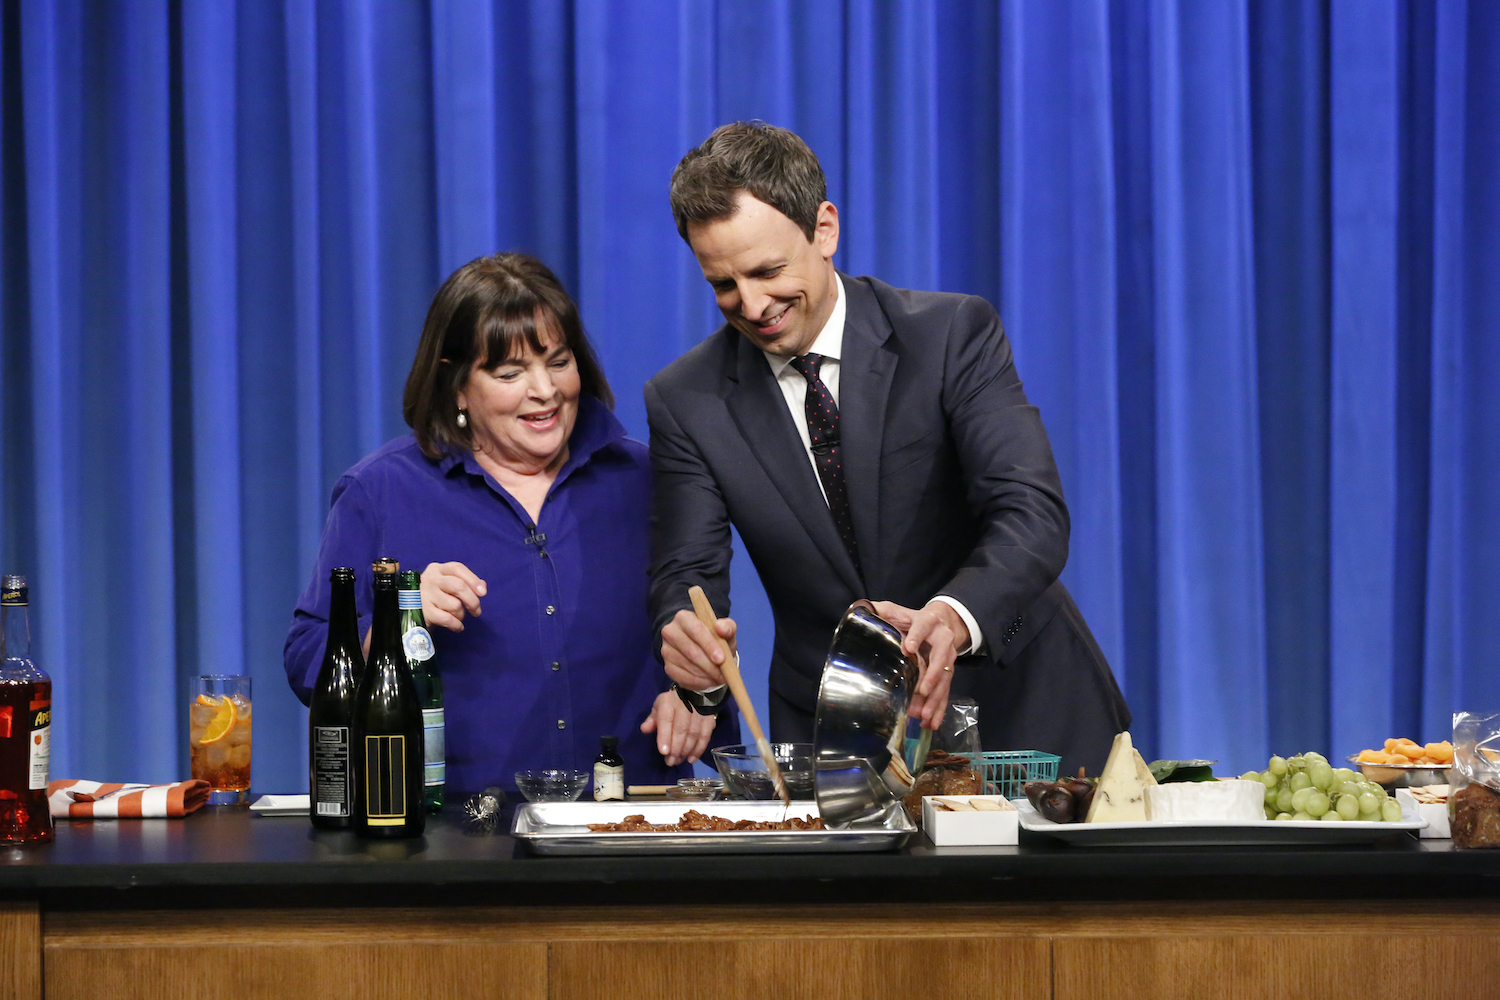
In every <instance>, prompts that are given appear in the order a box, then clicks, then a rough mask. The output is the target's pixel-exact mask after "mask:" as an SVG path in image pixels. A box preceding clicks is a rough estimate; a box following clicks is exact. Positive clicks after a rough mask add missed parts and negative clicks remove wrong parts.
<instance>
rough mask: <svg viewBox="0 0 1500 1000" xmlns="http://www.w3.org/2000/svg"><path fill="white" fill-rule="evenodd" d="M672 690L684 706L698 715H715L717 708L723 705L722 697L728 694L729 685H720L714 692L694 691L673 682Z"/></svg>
mask: <svg viewBox="0 0 1500 1000" xmlns="http://www.w3.org/2000/svg"><path fill="white" fill-rule="evenodd" d="M672 690H673V691H676V692H677V697H679V698H681V699H682V703H683V704H684V705H686V706H687V707H688V708H691V709H692V710H693V711H695V712H697V713H698V714H699V715H717V714H718V711H719V706H720V705H722V704H724V696H725V695H727V694H729V685H728V684H721V685H719V687H718V689H717V690H714V691H694V690H693V689H692V688H685V687H683V686H682V685H681V684H678V683H676V682H675V681H674V682H673V684H672Z"/></svg>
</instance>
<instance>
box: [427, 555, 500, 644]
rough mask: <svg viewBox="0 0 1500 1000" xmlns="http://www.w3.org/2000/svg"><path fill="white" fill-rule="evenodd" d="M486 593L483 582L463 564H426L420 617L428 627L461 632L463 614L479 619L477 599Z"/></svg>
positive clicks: (487, 591)
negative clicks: (434, 626)
mask: <svg viewBox="0 0 1500 1000" xmlns="http://www.w3.org/2000/svg"><path fill="white" fill-rule="evenodd" d="M487 593H489V588H488V587H486V586H485V583H484V581H483V580H481V579H479V577H477V576H475V575H474V574H473V573H472V572H470V570H469V567H467V566H465V565H464V564H463V563H461V562H445V563H428V564H427V568H426V569H424V570H423V571H422V617H423V618H424V619H426V620H427V624H428V626H429V627H431V626H433V625H441V626H442V627H443V628H446V629H452V630H453V631H454V632H462V631H463V630H464V622H463V618H464V612H465V611H467V612H468V613H469V614H471V615H473V616H474V617H476V618H477V617H479V599H480V598H481V597H483V596H484V595H485V594H487Z"/></svg>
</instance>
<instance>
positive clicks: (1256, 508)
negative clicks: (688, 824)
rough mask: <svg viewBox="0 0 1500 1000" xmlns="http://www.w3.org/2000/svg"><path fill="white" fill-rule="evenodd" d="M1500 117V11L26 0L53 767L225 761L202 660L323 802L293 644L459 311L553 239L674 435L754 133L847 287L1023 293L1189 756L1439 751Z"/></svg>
mask: <svg viewBox="0 0 1500 1000" xmlns="http://www.w3.org/2000/svg"><path fill="white" fill-rule="evenodd" d="M1496 107H1500V5H1496V4H1493V3H1485V2H1478V0H1470V2H1465V0H1437V2H1425V0H1424V2H1405V0H1380V2H1375V3H1370V2H1367V0H1330V2H1329V3H1326V4H1319V3H1313V2H1308V3H1285V2H1278V0H1222V2H1217V3H1211V4H1210V3H1196V2H1185V0H1183V2H1173V0H1159V2H1151V3H1147V2H1128V0H1122V2H1118V3H1104V2H1102V0H1067V2H1059V0H1003V2H999V3H980V2H973V3H970V2H963V0H941V2H939V0H925V2H924V0H913V2H907V3H902V4H890V3H880V2H874V0H870V2H865V0H842V2H835V0H813V2H794V0H631V2H625V0H618V2H606V0H571V2H569V0H547V2H541V0H536V2H523V0H429V2H416V0H403V2H397V0H361V2H354V0H349V2H336V0H329V2H325V3H316V4H314V3H306V2H303V0H285V2H280V0H243V2H239V3H231V2H228V0H203V2H180V0H133V2H131V3H128V4H126V3H113V2H104V0H98V2H80V0H0V216H3V234H0V320H3V324H4V325H3V334H0V336H3V341H0V457H3V465H0V566H3V568H4V569H5V570H6V571H8V572H24V573H27V574H28V575H29V576H30V577H31V579H32V584H33V586H32V595H33V616H32V619H33V630H34V635H35V642H34V650H35V653H36V656H37V659H38V660H39V661H40V662H41V663H42V664H43V665H44V666H45V667H46V668H47V669H48V670H49V671H51V673H52V675H53V677H54V681H55V701H56V709H57V710H56V714H55V720H56V725H55V727H54V763H53V773H54V775H57V776H69V777H73V776H78V777H93V778H102V779H130V780H166V779H170V778H175V777H179V776H181V775H182V774H183V773H184V772H185V770H186V763H187V753H186V745H185V744H186V701H187V698H186V692H187V678H189V677H191V676H192V675H195V674H197V673H199V672H238V671H243V672H247V673H249V674H251V675H252V676H253V678H254V680H255V718H256V720H257V725H256V734H257V735H256V740H255V784H256V787H257V788H258V789H259V790H262V791H286V790H297V789H300V788H302V787H303V786H304V782H305V740H304V738H303V734H304V732H305V730H304V725H305V722H304V720H305V715H304V712H303V710H302V709H301V707H300V706H299V705H298V704H297V702H296V700H295V699H294V698H293V697H292V696H291V694H290V692H289V691H288V690H287V688H286V683H285V680H284V678H283V674H282V669H281V646H282V641H283V639H284V637H285V633H286V628H287V625H288V622H289V620H290V613H291V608H292V604H293V602H294V600H295V597H296V594H297V593H298V591H299V590H300V589H301V587H302V585H303V584H304V583H305V582H306V579H305V578H306V574H307V573H308V571H309V567H310V565H311V563H312V559H313V555H314V553H315V551H316V547H317V543H318V537H319V532H320V531H321V527H322V522H323V518H324V516H325V515H326V512H327V503H328V492H329V489H330V488H331V486H332V483H333V481H334V480H335V478H336V477H337V476H338V475H339V474H340V473H341V472H342V471H343V470H344V469H345V468H347V467H348V466H349V465H351V464H353V463H354V462H355V461H356V460H358V459H359V458H360V457H361V456H362V455H364V454H365V453H367V452H369V451H370V450H372V449H374V448H375V447H377V446H378V445H379V444H381V443H382V442H383V441H385V440H387V439H389V438H391V437H393V436H395V435H398V434H401V433H403V432H404V431H405V429H406V428H405V426H404V424H403V423H402V420H401V416H400V395H401V388H402V385H403V383H404V380H405V376H406V370H407V367H408V365H409V363H410V357H411V353H412V349H413V345H414V343H415V341H416V338H417V334H418V332H419V330H420V327H421V322H422V318H423V316H424V315H425V312H426V308H427V304H428V301H429V300H430V297H431V295H432V293H433V291H434V290H435V289H436V287H437V285H438V284H439V283H440V282H441V280H442V279H443V277H444V276H445V275H446V274H448V273H449V272H450V271H451V270H452V269H454V268H456V267H457V266H459V265H461V264H462V263H464V262H465V261H467V260H469V259H471V258H473V257H475V256H478V255H480V254H484V253H489V252H493V251H495V250H501V249H518V250H525V251H528V252H531V253H535V254H537V255H538V256H540V257H542V258H543V259H544V260H546V261H547V262H548V263H549V264H551V265H552V267H553V268H554V269H555V270H556V271H557V273H558V274H559V276H560V277H561V278H562V279H563V281H564V283H565V284H566V285H567V286H568V288H569V289H570V290H572V291H573V292H574V294H575V295H576V296H577V298H578V299H579V302H580V304H581V306H582V309H583V315H584V319H585V322H586V324H587V326H588V328H589V330H590V332H591V334H592V336H593V337H594V339H595V340H596V342H597V345H598V347H599V350H600V354H601V357H602V359H603V362H604V365H605V368H606V371H607V373H608V375H609V377H610V379H611V381H612V383H613V385H614V388H615V390H616V394H617V396H618V397H619V407H618V411H619V414H620V416H621V418H622V419H623V420H624V421H625V423H626V425H627V426H628V427H629V428H630V429H631V430H632V432H633V433H635V434H636V435H637V436H641V437H644V435H645V434H646V426H645V418H644V407H643V404H642V400H641V393H640V389H641V385H642V384H643V383H644V381H645V380H646V379H648V378H650V376H651V375H652V374H654V373H655V372H656V371H657V370H658V369H660V368H661V367H662V366H663V365H665V364H666V363H667V362H669V361H670V360H672V359H673V358H674V357H676V356H677V355H678V354H679V353H681V352H682V351H683V350H685V349H686V348H688V347H690V346H691V345H692V344H694V343H696V342H697V341H698V340H700V339H701V338H702V337H703V336H705V335H706V334H707V333H708V332H709V331H710V330H712V329H713V328H714V327H715V326H716V325H717V322H718V318H717V313H716V311H715V309H714V306H713V302H712V298H711V296H710V295H709V293H708V290H707V288H706V287H705V286H704V285H703V283H702V277H701V275H700V274H699V273H698V270H697V267H696V265H695V263H694V262H693V260H692V257H691V254H690V253H689V252H688V250H687V249H686V247H685V246H684V245H683V244H682V241H681V240H680V239H679V237H678V236H677V233H676V231H675V229H674V227H673V224H672V219H671V216H670V213H669V211H668V208H667V204H666V188H667V181H668V178H669V176H670V173H671V170H672V167H673V166H674V165H675V163H676V162H677V160H678V158H679V157H680V156H681V155H682V154H683V153H684V152H685V151H686V150H687V149H688V148H689V147H690V146H692V145H694V144H696V143H697V142H699V141H701V139H702V138H703V137H704V136H706V135H707V134H708V132H709V131H710V130H711V129H712V128H713V127H714V126H715V125H717V124H719V123H722V122H725V121H732V120H736V119H749V118H762V119H765V120H768V121H771V122H774V123H777V124H781V125H785V126H787V127H790V128H792V129H795V130H796V131H797V132H799V133H800V134H801V135H802V136H803V137H804V138H806V139H807V140H808V142H809V143H810V144H811V145H812V147H813V148H814V150H815V151H817V153H818V154H819V156H820V158H821V160H822V162H823V165H824V169H825V171H826V173H827V175H828V180H829V197H830V198H831V199H832V200H833V201H834V202H835V203H836V204H837V205H838V207H839V210H840V219H841V223H842V229H843V239H842V243H841V248H840V251H839V257H838V260H837V262H838V263H839V265H840V266H841V267H843V268H845V269H846V270H849V271H852V272H855V273H870V274H875V275H877V276H879V277H882V278H884V279H886V280H888V281H891V282H893V283H895V284H898V285H906V286H912V287H932V288H942V289H947V290H953V291H964V292H971V293H975V294H979V295H983V296H985V297H986V298H988V299H990V300H991V301H992V302H994V303H995V304H996V305H997V306H998V308H999V309H1000V312H1001V315H1002V317H1003V318H1004V320H1005V322H1006V325H1007V328H1008V330H1009V332H1010V335H1011V337H1012V339H1013V342H1014V345H1015V350H1016V357H1017V363H1018V366H1019V368H1020V371H1021V373H1022V375H1023V377H1024V378H1025V379H1026V383H1027V389H1028V392H1029V393H1030V394H1031V397H1032V399H1033V400H1034V401H1035V402H1036V403H1037V404H1038V405H1039V406H1040V407H1041V410H1042V414H1043V418H1044V420H1045V421H1046V423H1047V426H1048V428H1049V430H1050V433H1051V435H1052V441H1053V446H1054V449H1055V451H1056V454H1057V459H1058V464H1059V466H1060V468H1061V470H1062V474H1063V482H1064V486H1065V489H1066V491H1067V494H1068V499H1069V503H1070V507H1071V510H1072V514H1073V536H1072V553H1071V558H1070V560H1069V564H1068V568H1067V570H1066V571H1065V573H1064V579H1065V580H1066V582H1067V583H1068V585H1069V586H1070V588H1072V590H1073V592H1074V593H1075V594H1076V595H1077V597H1078V601H1079V604H1080V605H1081V606H1082V608H1083V610H1084V612H1085V614H1086V615H1087V617H1088V619H1089V621H1090V623H1091V624H1092V626H1093V628H1094V631H1095V633H1096V635H1097V637H1098V639H1099V641H1100V644H1101V646H1102V647H1103V648H1104V650H1105V652H1106V653H1107V655H1108V656H1109V658H1110V661H1111V663H1112V664H1113V665H1114V667H1115V670H1116V673H1117V675H1118V676H1119V677H1120V679H1121V682H1122V684H1123V686H1124V688H1125V691H1126V693H1127V696H1128V698H1129V700H1130V703H1131V707H1132V709H1133V711H1134V713H1135V719H1136V722H1135V724H1134V730H1135V734H1136V736H1137V742H1138V744H1140V745H1141V746H1142V747H1143V749H1144V750H1145V752H1147V753H1149V754H1159V755H1166V756H1206V757H1214V758H1218V759H1220V760H1222V761H1223V762H1224V768H1225V770H1226V771H1227V770H1234V771H1239V770H1243V769H1245V768H1248V767H1253V766H1261V765H1263V762H1264V760H1265V758H1266V757H1267V756H1268V755H1269V754H1270V753H1272V752H1279V753H1293V752H1297V751H1300V750H1305V749H1318V750H1321V751H1323V752H1325V753H1330V754H1335V753H1336V754H1346V753H1349V752H1352V751H1354V750H1358V749H1360V748H1361V747H1363V746H1368V745H1374V744H1376V743H1378V742H1379V741H1380V740H1381V739H1383V738H1384V737H1386V736H1391V735H1397V734H1403V735H1410V736H1412V737H1415V738H1419V739H1423V740H1435V739H1442V738H1444V736H1446V735H1447V732H1448V727H1449V718H1450V713H1451V712H1452V711H1453V710H1455V709H1460V708H1494V707H1497V706H1500V670H1497V669H1496V668H1495V666H1494V664H1495V663H1497V662H1500V624H1497V622H1500V615H1496V614H1494V612H1493V609H1494V608H1495V607H1496V606H1497V605H1500V524H1497V519H1496V518H1495V517H1494V515H1493V510H1494V507H1493V504H1494V502H1495V501H1494V499H1493V498H1494V497H1496V496H1497V495H1500V397H1497V393H1496V392H1495V391H1494V390H1495V386H1497V385H1500V281H1496V280H1495V276H1497V275H1500V126H1497V124H1496V122H1497V119H1496V118H1495V115H1494V111H1493V109H1494V108H1496ZM734 589H735V615H736V617H737V618H738V619H739V621H740V635H741V648H742V650H743V651H744V654H745V664H746V671H747V674H749V675H750V676H751V678H752V685H751V686H752V688H753V689H759V690H760V691H763V690H764V682H763V678H764V673H765V669H766V661H767V660H768V658H769V651H770V638H771V635H770V633H771V621H770V612H769V608H768V606H767V604H766V601H765V597H764V594H763V593H762V592H761V591H760V589H759V587H758V584H757V583H756V580H755V573H754V567H753V566H751V565H750V564H749V561H748V559H746V558H744V556H743V553H742V552H741V557H740V558H739V559H737V560H736V561H735V565H734ZM871 596H873V597H879V596H881V595H871ZM1043 749H1045V748H1043Z"/></svg>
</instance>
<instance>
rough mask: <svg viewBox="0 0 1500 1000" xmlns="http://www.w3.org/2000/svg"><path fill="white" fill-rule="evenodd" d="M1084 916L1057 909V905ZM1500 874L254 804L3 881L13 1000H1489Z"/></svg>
mask: <svg viewBox="0 0 1500 1000" xmlns="http://www.w3.org/2000/svg"><path fill="white" fill-rule="evenodd" d="M1063 901H1065V902H1063ZM1495 983H1500V852H1486V851H1455V850H1453V849H1452V846H1451V844H1448V843H1447V842H1445V841H1442V842H1440V841H1422V842H1419V841H1417V840H1416V839H1414V838H1411V837H1409V836H1406V835H1404V834H1399V833H1398V834H1396V835H1394V836H1392V837H1388V838H1384V839H1382V840H1380V841H1378V842H1375V843H1372V844H1368V845H1353V846H1345V847H1334V846H1326V845H1325V846H1318V845H1308V846H1305V847H1276V848H1265V847H1261V848H1247V847H1187V848H1166V847H1156V848H1145V847H1143V848H1139V849H1134V848H1130V849H1127V848H1119V849H1085V848H1077V847H1069V846H1066V845H1063V844H1060V843H1057V842H1054V841H1051V840H1048V839H1046V838H1036V839H1031V838H1029V837H1028V838H1026V839H1024V840H1023V843H1022V844H1021V845H1020V846H1019V847H997V848H935V847H933V846H932V845H931V844H928V843H926V842H925V841H922V840H920V839H918V840H917V841H915V842H913V843H912V844H910V845H908V846H907V847H906V848H905V849H903V850H901V851H898V852H891V853H884V854H868V855H818V854H785V855H782V854H777V855H758V856H725V855H712V854H698V855H694V856H679V857H666V856H644V857H643V856H635V855H632V856H629V857H613V858H557V857H552V858H537V857H530V856H528V855H526V854H525V853H524V852H523V851H522V850H521V849H520V847H519V846H518V845H517V844H516V843H515V842H514V841H513V840H511V838H509V837H508V836H505V835H504V834H493V835H487V834H479V833H476V831H474V830H471V829H466V828H464V827H462V826H461V825H460V824H457V823H455V822H454V821H452V820H450V819H449V818H448V817H442V818H439V819H437V820H435V821H434V822H433V823H432V824H431V826H430V828H429V830H428V833H427V836H426V837H424V838H422V839H420V840H418V841H410V842H402V843H369V842H365V841H360V840H358V839H357V838H354V837H352V836H350V835H347V834H324V833H320V832H316V831H313V830H311V829H310V828H309V827H308V825H307V822H306V820H305V819H295V818H289V819H268V818H255V817H252V816H249V815H247V814H245V812H244V811H243V810H227V811H211V812H205V813H202V814H195V815H194V816H190V817H188V818H187V819H185V820H175V821H168V820H147V821H135V822H119V823H110V822H98V823H69V824H62V825H60V826H59V827H58V831H57V839H56V841H55V842H54V843H52V844H48V845H43V846H41V847H38V848H28V849H26V850H24V851H11V852H9V853H7V854H6V855H5V856H4V861H3V863H0V1000H5V998H7V997H19V998H24V1000H41V997H43V996H45V997H46V998H47V1000H72V998H84V997H88V998H106V1000H110V998H137V997H140V998H146V997H151V998H157V997H163V998H183V1000H188V998H191V1000H218V998H225V1000H228V998H235V1000H239V998H261V997H264V998H268V1000H301V998H304V997H306V998H309V1000H311V998H317V1000H337V998H344V997H347V998H351V1000H352V998H355V997H359V998H390V1000H397V998H407V997H411V998H421V1000H446V998H454V1000H473V998H476V997H517V998H530V997H536V998H544V997H545V998H548V1000H563V998H594V997H598V998H606V997H607V998H610V1000H627V998H628V1000H636V998H654V997H672V998H677V997H683V998H693V997H704V998H713V1000H735V998H740V997H744V998H752V997H753V998H760V997H774V998H776V1000H791V998H800V997H808V998H813V997H816V998H820V1000H821V998H840V997H849V998H860V1000H864V998H881V997H893V998H894V997H900V998H902V1000H911V998H913V997H960V998H963V997H986V998H1038V1000H1041V998H1048V1000H1110V998H1116V997H1118V998H1131V1000H1134V998H1143V1000H1144V998H1152V1000H1157V998H1164V1000H1173V998H1178V997H1182V998H1189V997H1191V998H1194V1000H1198V998H1203V997H1246V998H1252V997H1253V998H1255V1000H1260V998H1262V997H1274V998H1281V997H1290V998H1299V997H1307V998H1309V1000H1312V998H1316V1000H1333V998H1341V997H1349V998H1351V1000H1352V998H1359V1000H1366V998H1370V997H1392V998H1394V997H1400V998H1402V1000H1412V998H1424V997H1433V998H1441V1000H1471V998H1487V997H1490V996H1500V988H1493V989H1492V988H1491V987H1492V986H1493V984H1495Z"/></svg>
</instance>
